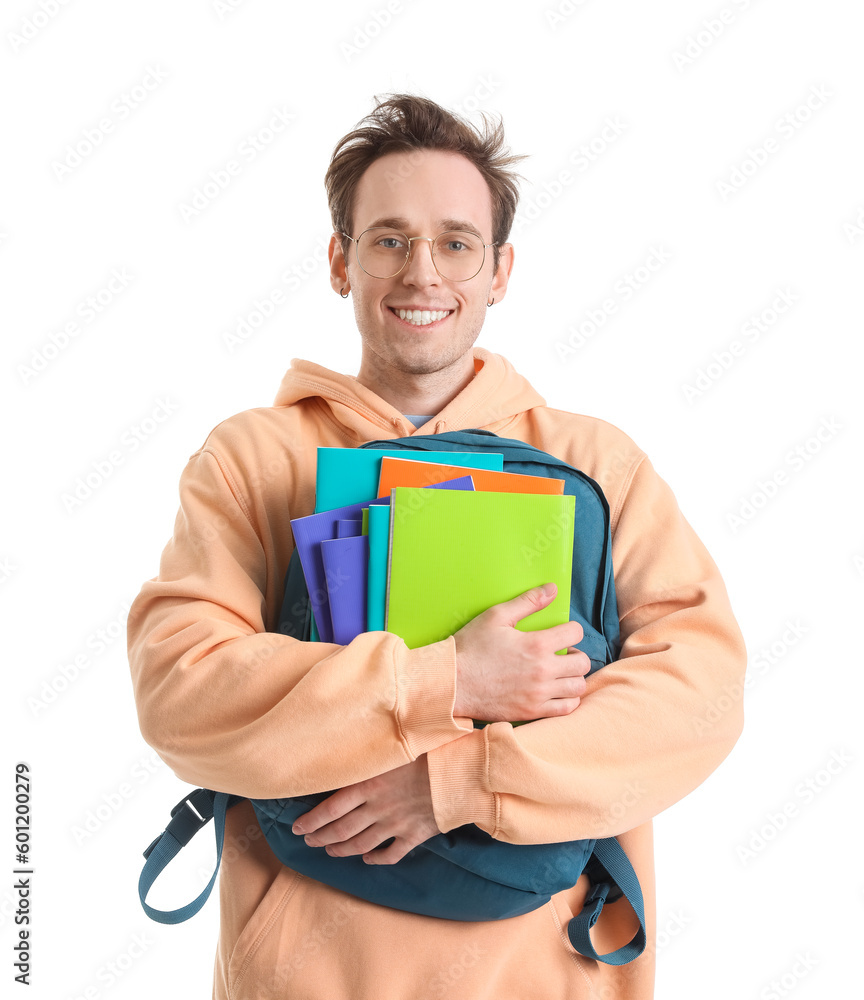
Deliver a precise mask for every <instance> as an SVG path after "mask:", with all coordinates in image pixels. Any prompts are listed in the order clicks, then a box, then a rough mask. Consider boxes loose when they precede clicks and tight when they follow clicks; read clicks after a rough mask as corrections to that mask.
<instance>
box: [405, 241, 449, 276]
mask: <svg viewBox="0 0 864 1000" xmlns="http://www.w3.org/2000/svg"><path fill="white" fill-rule="evenodd" d="M432 243H433V240H432V238H431V237H429V236H418V237H415V238H414V239H412V240H411V243H410V244H409V249H408V260H407V261H406V262H405V268H404V270H403V271H402V279H403V281H405V282H406V284H418V285H420V284H422V285H430V284H431V285H437V284H438V283H439V282H440V281H441V275H440V274H439V273H438V268H437V267H435V260H434V259H433V257H432ZM418 244H421V246H419V247H418Z"/></svg>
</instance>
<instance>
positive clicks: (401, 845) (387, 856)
mask: <svg viewBox="0 0 864 1000" xmlns="http://www.w3.org/2000/svg"><path fill="white" fill-rule="evenodd" d="M415 847H417V844H415V843H414V842H413V841H411V840H406V839H405V838H404V837H395V838H394V840H393V843H392V844H391V845H390V846H389V847H382V848H380V849H379V850H377V851H371V852H369V853H368V854H364V855H363V860H364V861H365V862H366V864H367V865H395V864H396V862H397V861H401V860H402V859H403V858H404V857H405V855H406V854H408V853H409V852H410V851H412V850H413V849H414V848H415Z"/></svg>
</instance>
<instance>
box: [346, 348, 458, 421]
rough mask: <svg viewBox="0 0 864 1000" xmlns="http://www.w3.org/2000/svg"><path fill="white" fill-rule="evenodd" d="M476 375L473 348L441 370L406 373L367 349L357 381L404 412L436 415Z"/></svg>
mask: <svg viewBox="0 0 864 1000" xmlns="http://www.w3.org/2000/svg"><path fill="white" fill-rule="evenodd" d="M473 378H474V356H473V354H472V352H471V351H469V352H468V353H467V354H466V355H464V356H463V357H461V358H458V359H457V360H456V361H454V362H453V363H452V364H450V365H447V366H446V367H445V368H441V369H439V370H437V371H430V372H426V371H420V372H406V371H403V370H401V369H396V368H393V367H392V366H389V365H386V364H384V363H382V362H381V359H379V358H376V357H375V356H374V355H373V356H372V357H371V358H370V357H369V356H368V354H367V353H366V352H364V355H363V359H362V361H361V364H360V371H359V372H358V374H357V381H358V382H359V383H360V384H361V385H363V386H365V387H366V388H367V389H371V390H372V392H374V393H375V394H376V395H378V396H380V397H381V398H382V399H383V400H385V401H386V402H388V403H389V404H390V405H391V406H393V407H394V408H395V409H397V410H398V411H399V412H400V413H418V414H431V415H433V416H434V415H435V414H436V413H440V412H441V410H443V409H444V407H445V406H446V405H447V404H448V403H449V402H450V401H451V400H452V399H455V398H456V396H458V395H459V393H460V392H461V391H462V390H463V389H464V388H465V386H466V385H468V383H469V382H470V381H471V380H472V379H473Z"/></svg>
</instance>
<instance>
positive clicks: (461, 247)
mask: <svg viewBox="0 0 864 1000" xmlns="http://www.w3.org/2000/svg"><path fill="white" fill-rule="evenodd" d="M340 235H341V236H344V237H345V238H346V239H349V240H351V242H352V243H353V244H354V251H355V253H356V254H357V263H358V264H359V265H360V267H362V268H363V270H364V271H365V272H366V273H367V274H368V275H370V276H371V277H373V278H393V277H395V276H396V275H397V274H398V273H399V272H400V271H401V270H402V268H403V267H405V265H406V264H407V263H408V258H409V257H410V256H411V244H412V243H414V242H415V241H416V240H428V242H429V243H431V244H432V246H431V251H432V263H433V264H434V265H435V270H436V271H437V272H438V273H439V274H440V275H441V277H442V278H444V279H446V280H447V281H468V280H469V278H473V277H474V276H475V275H477V274H479V273H480V270H481V268H482V267H483V264H484V263H485V262H486V249H487V247H494V246H497V244H496V243H484V242H483V240H482V239H481V238H480V237H479V236H478V235H477V234H476V233H467V232H464V231H462V230H452V231H451V232H448V233H441V235H440V236H436V237H435V239H434V240H433V239H432V237H431V236H406V235H405V234H404V233H400V232H399V230H398V229H389V228H387V227H385V226H374V227H373V228H372V229H366V230H364V231H363V232H362V233H361V234H360V235H359V236H358V237H357V239H356V240H355V239H354V237H353V236H349V235H348V234H347V233H340Z"/></svg>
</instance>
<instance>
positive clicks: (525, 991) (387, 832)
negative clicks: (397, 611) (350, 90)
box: [128, 95, 746, 1000]
mask: <svg viewBox="0 0 864 1000" xmlns="http://www.w3.org/2000/svg"><path fill="white" fill-rule="evenodd" d="M502 140H503V136H502V133H501V129H500V127H499V128H498V129H494V130H492V131H491V132H488V133H487V134H485V135H481V134H479V133H478V132H477V131H476V130H475V129H473V127H471V126H469V125H467V124H466V123H464V122H462V121H460V120H459V119H457V118H455V117H454V116H452V115H450V114H449V113H447V112H446V111H444V110H443V109H441V108H439V107H438V106H437V105H435V104H434V103H432V102H431V101H427V100H425V99H421V98H417V97H412V96H408V95H399V96H396V97H394V98H392V99H391V100H389V101H385V102H383V103H382V104H380V105H379V106H378V107H377V108H376V109H375V111H374V112H373V113H372V114H371V115H370V116H368V118H367V119H365V120H364V121H363V122H361V123H360V126H359V127H358V129H356V130H355V131H354V132H353V133H351V134H349V135H348V136H346V137H345V138H344V139H343V140H342V141H341V142H340V143H339V144H338V145H337V147H336V151H335V153H334V157H333V160H332V162H331V165H330V169H329V170H328V174H327V179H326V184H327V191H328V196H329V199H330V207H331V213H332V217H333V225H334V230H335V233H334V236H333V239H332V241H331V245H330V265H331V284H332V286H333V288H334V290H335V291H337V292H338V293H339V294H341V295H342V296H343V298H347V297H349V296H350V297H351V298H352V299H353V306H354V314H355V320H356V323H357V327H358V330H359V332H360V336H361V339H362V343H363V351H362V360H361V366H360V371H359V373H358V375H357V376H356V377H353V376H348V375H339V374H336V373H334V372H331V371H328V370H326V369H324V368H322V367H320V366H318V365H315V364H313V363H311V362H307V361H295V362H293V364H292V367H291V369H290V370H289V372H288V373H287V374H286V376H285V378H284V379H283V381H282V385H281V388H280V390H279V393H278V395H277V398H276V401H275V405H274V406H272V407H267V408H261V409H256V410H249V411H246V412H244V413H240V414H237V415H235V416H233V417H231V418H229V419H228V420H226V421H224V422H223V423H221V424H219V425H218V426H217V427H216V428H214V430H213V431H212V432H211V433H210V435H209V436H208V438H207V440H206V441H205V443H204V445H203V446H202V447H201V449H200V450H199V451H197V452H196V453H195V454H194V455H193V456H192V457H191V459H190V461H189V464H188V465H187V468H186V469H185V471H184V473H183V476H182V479H181V483H180V496H181V510H180V512H179V514H178V518H177V522H176V526H175V531H174V537H173V539H172V540H171V542H170V543H169V544H168V546H167V548H166V549H165V552H164V554H163V557H162V563H161V566H160V572H159V576H158V577H156V578H155V579H153V580H151V581H148V582H147V583H145V584H144V586H143V588H142V590H141V593H140V594H139V596H138V597H137V599H136V601H135V603H134V605H133V607H132V610H131V612H130V615H129V625H128V630H129V656H130V663H131V668H132V674H133V679H134V684H135V694H136V699H137V705H138V711H139V716H140V722H141V729H142V732H143V734H144V737H145V739H146V740H147V741H148V742H149V743H150V744H151V745H152V746H154V747H155V748H156V749H157V751H158V752H159V753H160V755H161V756H162V757H163V758H164V759H165V760H166V762H167V763H168V764H169V765H170V766H171V767H172V769H173V770H174V771H175V773H176V774H177V775H178V776H179V777H180V778H182V779H183V780H185V781H188V782H190V783H192V784H200V785H203V786H205V787H208V788H212V789H216V790H222V791H228V792H233V793H235V794H238V795H243V796H248V797H250V798H277V797H283V796H293V795H299V794H303V793H308V792H316V791H322V790H326V789H339V791H337V792H335V793H334V794H333V795H331V796H330V797H329V798H328V799H327V800H325V801H324V802H323V803H322V804H321V805H319V806H317V807H316V808H315V809H313V810H311V811H310V812H309V813H307V814H306V815H305V816H303V817H300V819H299V820H298V821H297V824H296V826H295V830H296V832H299V833H302V834H304V835H305V836H306V837H307V840H308V842H309V843H311V844H315V845H319V846H326V848H327V850H328V851H330V852H331V853H332V854H335V855H349V854H357V855H362V856H363V857H364V859H365V860H366V861H367V863H370V864H393V863H395V862H396V861H398V860H399V859H400V858H401V857H402V856H404V854H405V853H407V851H409V850H410V849H411V848H412V847H414V846H416V845H417V844H419V843H422V842H423V841H424V840H426V839H428V838H429V837H431V836H433V835H435V834H436V833H438V832H439V831H444V832H446V831H448V830H452V829H455V828H456V827H458V826H461V825H463V824H466V823H475V824H476V825H477V826H479V827H480V828H481V829H483V830H485V831H486V832H488V833H489V834H491V835H492V836H493V837H496V838H499V839H502V840H505V841H510V842H513V843H548V842H554V841H566V840H573V839H579V838H586V837H605V836H613V835H614V836H618V837H619V840H620V843H621V845H622V846H623V847H624V849H625V850H626V852H627V854H628V855H629V857H630V860H631V862H632V863H633V866H634V868H635V869H636V872H637V874H638V875H639V878H640V882H641V885H642V889H643V892H644V894H645V900H646V916H647V920H648V931H649V945H648V947H647V948H646V951H645V953H644V954H643V955H642V956H641V957H640V958H639V959H637V960H636V961H634V962H632V963H631V964H629V965H626V966H622V967H613V966H605V965H602V964H599V963H597V962H594V961H591V960H589V959H586V958H583V957H581V956H579V955H577V954H576V952H575V951H574V949H573V948H572V947H571V945H570V943H569V940H568V938H567V934H566V925H567V922H568V921H569V919H570V918H571V916H572V915H573V914H575V913H578V912H579V911H580V910H581V908H582V902H583V900H584V897H585V894H586V884H587V879H586V878H585V877H583V878H580V880H579V882H578V883H577V885H576V886H574V887H573V888H572V889H569V890H567V891H565V892H562V893H559V894H557V895H556V896H554V897H553V899H552V900H551V901H550V902H549V903H548V904H547V905H546V906H544V907H541V908H539V909H538V910H535V911H533V912H531V913H528V914H525V915H523V916H520V917H514V918H510V919H508V920H503V921H495V922H488V923H463V922H459V921H448V920H440V919H435V918H430V917H422V916H417V915H414V914H407V913H403V912H401V911H396V910H391V909H388V908H385V907H380V906H376V905H374V904H371V903H367V902H364V901H362V900H358V899H355V898H353V897H350V896H347V895H345V894H343V893H341V892H339V891H337V890H335V889H331V888H329V887H327V886H324V885H321V884H320V883H317V882H315V881H313V880H311V879H308V878H305V877H303V876H300V875H298V874H297V873H295V872H293V871H291V870H289V869H287V868H285V867H283V866H282V865H280V863H279V862H278V861H277V860H276V858H275V857H274V856H273V854H272V852H271V851H270V849H269V847H268V845H267V842H266V840H265V839H264V838H263V836H262V834H261V831H260V828H259V827H258V824H257V821H256V819H255V814H254V812H253V811H252V808H251V806H250V805H249V803H248V802H244V803H241V804H240V805H238V806H235V807H234V808H233V809H231V810H230V811H229V813H228V821H227V832H226V851H225V855H224V856H223V867H222V875H221V882H220V895H221V907H222V926H221V933H220V940H219V948H218V952H217V959H216V975H215V984H214V997H217V998H220V1000H221V998H226V1000H227V998H229V997H230V998H233V1000H239V998H253V997H254V998H256V1000H263V998H271V997H272V998H276V997H280V998H282V997H292V998H294V997H296V998H300V997H303V998H309V1000H317V998H320V1000H325V998H326V1000H361V998H369V1000H372V998H374V1000H409V998H410V1000H418V998H423V997H429V998H432V997H457V996H458V997H460V998H464V997H470V998H471V1000H493V998H494V1000H509V998H512V1000H517V998H518V1000H523V998H527V997H535V996H538V997H543V998H544V1000H557V998H561V1000H563V998H565V997H566V998H581V997H604V998H612V997H615V998H617V997H627V998H638V1000H642V998H648V997H651V996H653V977H654V962H653V952H654V949H653V922H654V913H653V903H654V893H653V856H652V839H651V818H652V817H653V816H655V815H656V814H657V813H659V812H660V811H662V810H663V809H665V808H666V807H668V806H669V805H671V804H672V803H673V802H675V801H677V800H678V799H680V798H681V797H682V796H684V795H686V794H687V793H688V792H689V791H691V790H692V789H693V788H694V787H696V786H697V785H698V784H699V783H700V782H701V781H702V780H704V778H705V777H706V776H707V775H708V774H709V773H710V772H711V771H712V770H713V769H714V768H715V767H716V766H717V765H718V764H719V763H720V761H721V760H722V759H723V758H724V757H725V756H726V755H727V754H728V752H729V750H730V749H731V747H732V746H733V745H734V743H735V741H736V739H737V737H738V735H739V733H740V729H741V725H742V716H741V709H740V704H735V705H734V706H733V707H732V708H730V709H729V710H728V711H727V712H725V713H723V714H722V716H721V717H720V718H719V719H717V721H716V722H714V723H713V724H711V725H708V724H705V725H701V726H700V725H698V720H700V719H703V718H704V717H705V715H706V712H707V711H708V709H709V708H710V706H711V705H712V704H714V703H716V702H717V699H718V698H719V697H721V696H724V697H728V693H729V692H730V691H732V690H741V683H740V682H741V680H742V676H743V672H744V669H745V665H746V657H745V651H744V646H743V642H742V637H741V634H740V631H739V629H738V626H737V624H736V622H735V620H734V617H733V615H732V611H731V609H730V606H729V602H728V598H727V595H726V591H725V588H724V586H723V583H722V580H721V578H720V575H719V572H718V570H717V567H716V566H715V564H714V563H713V561H712V560H711V558H710V556H709V555H708V553H707V552H706V551H705V549H704V547H703V546H702V544H701V543H700V541H699V539H698V538H697V537H696V535H695V534H694V532H693V531H692V529H691V528H690V526H689V525H688V523H687V522H686V520H685V519H684V518H683V517H682V515H681V513H680V511H679V510H678V507H677V505H676V503H675V499H674V497H673V496H672V494H671V492H670V490H669V488H668V486H667V485H666V484H665V483H664V482H663V481H662V480H661V479H660V478H659V477H658V476H657V474H656V473H655V471H654V470H653V468H652V466H651V464H650V462H649V460H648V459H647V457H646V456H645V455H644V453H643V452H641V451H640V450H639V448H638V447H637V446H636V445H635V444H634V443H633V442H632V441H631V440H630V439H629V438H628V437H627V436H626V435H625V434H624V433H622V432H621V431H619V430H618V429H617V428H615V427H612V426H611V425H609V424H607V423H605V422H604V421H601V420H595V419H592V418H589V417H584V416H577V415H574V414H570V413H567V412H564V411H561V410H555V409H551V408H549V407H547V406H546V405H545V403H544V401H543V399H542V398H541V397H540V396H539V395H538V394H537V393H536V392H535V391H534V389H533V388H532V387H531V386H530V385H529V384H528V383H527V381H526V380H525V379H524V378H522V377H521V376H520V375H518V374H517V373H516V372H515V371H514V369H513V368H512V366H511V365H510V364H509V363H508V362H507V361H506V360H505V359H504V358H502V357H500V356H499V355H496V354H493V353H491V352H489V351H487V350H483V349H478V348H475V347H474V342H475V340H476V339H477V336H478V334H479V333H480V329H481V327H482V325H483V320H484V317H485V313H486V309H487V308H489V307H490V306H492V305H493V304H497V303H500V301H501V300H502V298H503V297H504V295H505V293H506V290H507V284H508V281H509V279H510V277H511V273H512V268H513V248H512V247H511V246H510V245H509V244H506V243H505V240H506V237H507V234H508V232H509V228H510V224H511V222H512V219H513V215H514V212H515V206H516V187H515V183H514V180H513V175H512V174H511V173H509V172H508V170H507V169H506V168H507V166H508V165H509V164H510V163H512V162H513V160H514V159H515V158H512V157H508V156H507V155H506V152H505V151H504V149H503V147H502ZM470 427H481V428H485V429H487V430H491V431H493V432H495V433H498V434H500V435H501V436H504V437H511V438H518V439H520V440H523V441H526V442H528V443H530V444H532V445H535V446H536V447H538V448H541V449H542V450H544V451H548V452H551V453H552V454H555V455H557V456H559V457H560V458H562V459H564V460H565V461H567V462H569V463H571V464H572V465H575V466H576V467H577V468H580V469H582V470H583V471H584V472H585V473H587V474H588V475H589V476H591V477H592V478H593V479H595V480H596V481H597V482H598V483H600V485H601V486H602V487H603V489H604V492H605V494H606V497H607V500H608V502H609V506H610V510H611V515H612V538H613V564H614V571H615V583H616V591H617V598H618V607H619V615H620V619H621V630H622V640H623V646H622V651H621V656H620V659H619V660H618V661H616V662H615V663H611V664H608V665H607V666H606V667H604V668H603V669H602V670H600V671H598V672H596V673H595V674H593V675H592V676H591V677H589V678H586V677H585V674H586V673H587V670H588V661H587V657H586V656H585V655H584V654H583V653H581V652H580V651H579V650H578V649H576V648H575V643H577V642H578V641H579V639H580V638H581V627H580V626H579V625H578V624H576V623H569V624H565V625H561V626H557V627H555V628H550V629H547V630H544V631H540V632H521V631H519V630H517V629H514V628H513V627H512V626H513V625H514V624H515V623H516V622H517V621H519V620H520V619H521V618H523V617H525V616H526V615H528V614H530V613H531V612H532V611H535V610H537V609H539V608H540V607H542V606H545V604H546V603H548V602H549V601H550V600H551V599H552V597H553V596H554V591H551V590H550V591H549V592H546V591H545V590H544V588H537V589H535V590H533V591H530V592H528V593H527V594H523V595H520V596H518V597H515V598H514V599H513V600H511V601H509V602H507V603H505V604H501V605H497V606H495V607H493V608H491V609H489V610H488V611H487V612H485V613H484V614H482V615H480V616H478V617H477V618H475V619H474V620H473V621H472V622H470V623H469V624H468V625H466V626H465V627H464V628H462V629H461V630H460V631H459V632H457V633H456V635H455V636H451V637H449V638H447V639H445V640H442V641H441V642H437V643H434V644H432V645H430V646H425V647H421V648H419V649H414V650H409V649H408V648H407V647H406V646H405V644H404V643H403V642H402V640H401V639H399V638H397V637H396V636H394V635H391V634H389V633H387V632H370V633H365V634H363V635H360V636H358V637H357V638H356V639H355V640H354V641H352V642H351V643H350V644H349V645H347V646H338V645H335V644H330V643H306V642H300V641H298V640H295V639H293V638H290V637H288V636H284V635H280V634H277V633H276V632H275V629H276V623H277V621H278V615H279V610H280V607H281V600H282V587H283V578H284V574H285V570H286V567H287V565H288V561H289V558H290V555H291V551H292V548H293V539H292V535H291V530H290V523H289V519H290V518H293V517H300V516H303V515H305V514H308V513H310V512H311V511H312V510H313V509H314V483H315V458H316V449H317V447H318V446H330V447H333V446H338V447H349V448H350V447H356V446H357V445H359V444H361V443H363V442H364V441H368V440H373V439H380V438H394V437H402V436H407V435H410V434H412V433H413V432H414V430H415V428H416V429H417V430H418V432H419V433H426V434H428V433H441V432H443V431H447V430H459V429H463V428H470ZM565 647H567V648H568V655H567V656H564V657H562V656H556V655H555V651H556V650H559V649H563V648H565ZM715 714H716V713H715ZM713 717H714V716H713V715H712V718H713ZM472 718H483V719H486V720H491V721H492V723H493V724H492V725H488V726H486V727H484V728H482V729H476V730H475V729H474V728H473V727H472V724H471V722H470V720H471V719H472ZM516 719H520V720H535V721H536V724H534V725H525V726H520V727H514V726H512V725H511V724H510V723H509V722H508V721H506V720H516ZM539 720H542V721H539ZM391 838H392V842H391V843H390V844H389V845H385V846H383V847H381V846H380V845H384V844H385V842H386V841H390V840H391ZM595 932H596V938H597V940H596V944H597V947H598V950H600V951H607V950H611V949H612V948H615V947H618V946H620V945H621V944H622V943H623V942H624V941H625V940H627V939H629V937H630V936H631V935H632V932H633V925H632V923H631V913H630V911H629V908H628V907H627V905H626V901H623V900H622V901H621V902H619V903H616V904H612V905H611V906H607V907H606V909H605V910H604V912H603V916H602V917H601V919H600V921H599V922H598V924H597V927H596V928H595Z"/></svg>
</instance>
